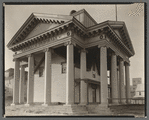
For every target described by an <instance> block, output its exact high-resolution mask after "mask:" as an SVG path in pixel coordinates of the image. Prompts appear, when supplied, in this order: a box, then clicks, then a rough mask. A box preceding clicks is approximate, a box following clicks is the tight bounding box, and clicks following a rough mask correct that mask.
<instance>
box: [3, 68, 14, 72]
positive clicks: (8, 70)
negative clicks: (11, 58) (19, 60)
mask: <svg viewBox="0 0 149 120" xmlns="http://www.w3.org/2000/svg"><path fill="white" fill-rule="evenodd" d="M10 71H14V68H9V69H7V70H6V71H5V72H10Z"/></svg>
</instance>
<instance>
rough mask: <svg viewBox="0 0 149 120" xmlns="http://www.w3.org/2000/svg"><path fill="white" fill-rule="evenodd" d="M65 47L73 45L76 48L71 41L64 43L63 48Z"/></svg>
mask: <svg viewBox="0 0 149 120" xmlns="http://www.w3.org/2000/svg"><path fill="white" fill-rule="evenodd" d="M67 45H74V46H76V43H75V42H73V41H68V42H66V43H64V46H67Z"/></svg>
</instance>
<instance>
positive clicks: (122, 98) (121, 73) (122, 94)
mask: <svg viewBox="0 0 149 120" xmlns="http://www.w3.org/2000/svg"><path fill="white" fill-rule="evenodd" d="M119 64H120V66H119V69H120V70H119V80H120V81H119V84H120V85H119V86H120V103H125V86H124V61H123V59H120V63H119Z"/></svg>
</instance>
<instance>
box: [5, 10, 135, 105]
mask: <svg viewBox="0 0 149 120" xmlns="http://www.w3.org/2000/svg"><path fill="white" fill-rule="evenodd" d="M7 46H8V48H9V49H10V50H12V51H14V52H15V54H14V56H13V57H14V62H15V82H14V91H13V104H12V105H16V104H18V103H23V102H24V96H23V90H22V89H23V87H24V86H23V84H22V82H23V81H24V69H25V67H28V82H27V103H26V105H31V104H32V103H34V102H41V103H43V105H46V106H48V105H50V104H52V103H54V102H56V103H58V102H60V103H63V104H65V105H66V106H71V105H74V104H78V105H80V104H81V105H87V104H91V103H97V104H99V105H105V106H107V105H108V102H109V101H108V99H109V100H110V101H111V103H112V104H119V103H122V104H123V103H126V102H127V103H128V98H130V79H129V65H130V61H129V58H130V57H131V56H133V55H134V49H133V46H132V43H131V40H130V37H129V34H128V31H127V28H126V25H125V23H124V22H121V21H105V22H102V23H97V22H96V21H95V20H94V19H93V18H92V17H91V16H90V15H89V14H88V12H87V11H86V10H84V9H82V10H80V11H77V12H76V11H74V10H72V11H71V12H70V15H50V14H40V13H32V14H31V15H30V17H29V18H28V19H27V20H26V21H25V23H24V24H23V25H22V26H21V28H20V29H19V30H18V32H17V33H16V34H15V35H14V37H13V38H12V39H11V40H10V42H9V43H8V45H7ZM124 66H125V69H124ZM20 68H21V70H20V72H19V69H20ZM124 72H125V78H126V79H124ZM124 81H126V89H125V86H124ZM108 83H109V84H108ZM125 91H126V95H125Z"/></svg>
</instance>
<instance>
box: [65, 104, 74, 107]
mask: <svg viewBox="0 0 149 120" xmlns="http://www.w3.org/2000/svg"><path fill="white" fill-rule="evenodd" d="M63 106H69V107H71V106H77V105H75V104H64V105H63Z"/></svg>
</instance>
